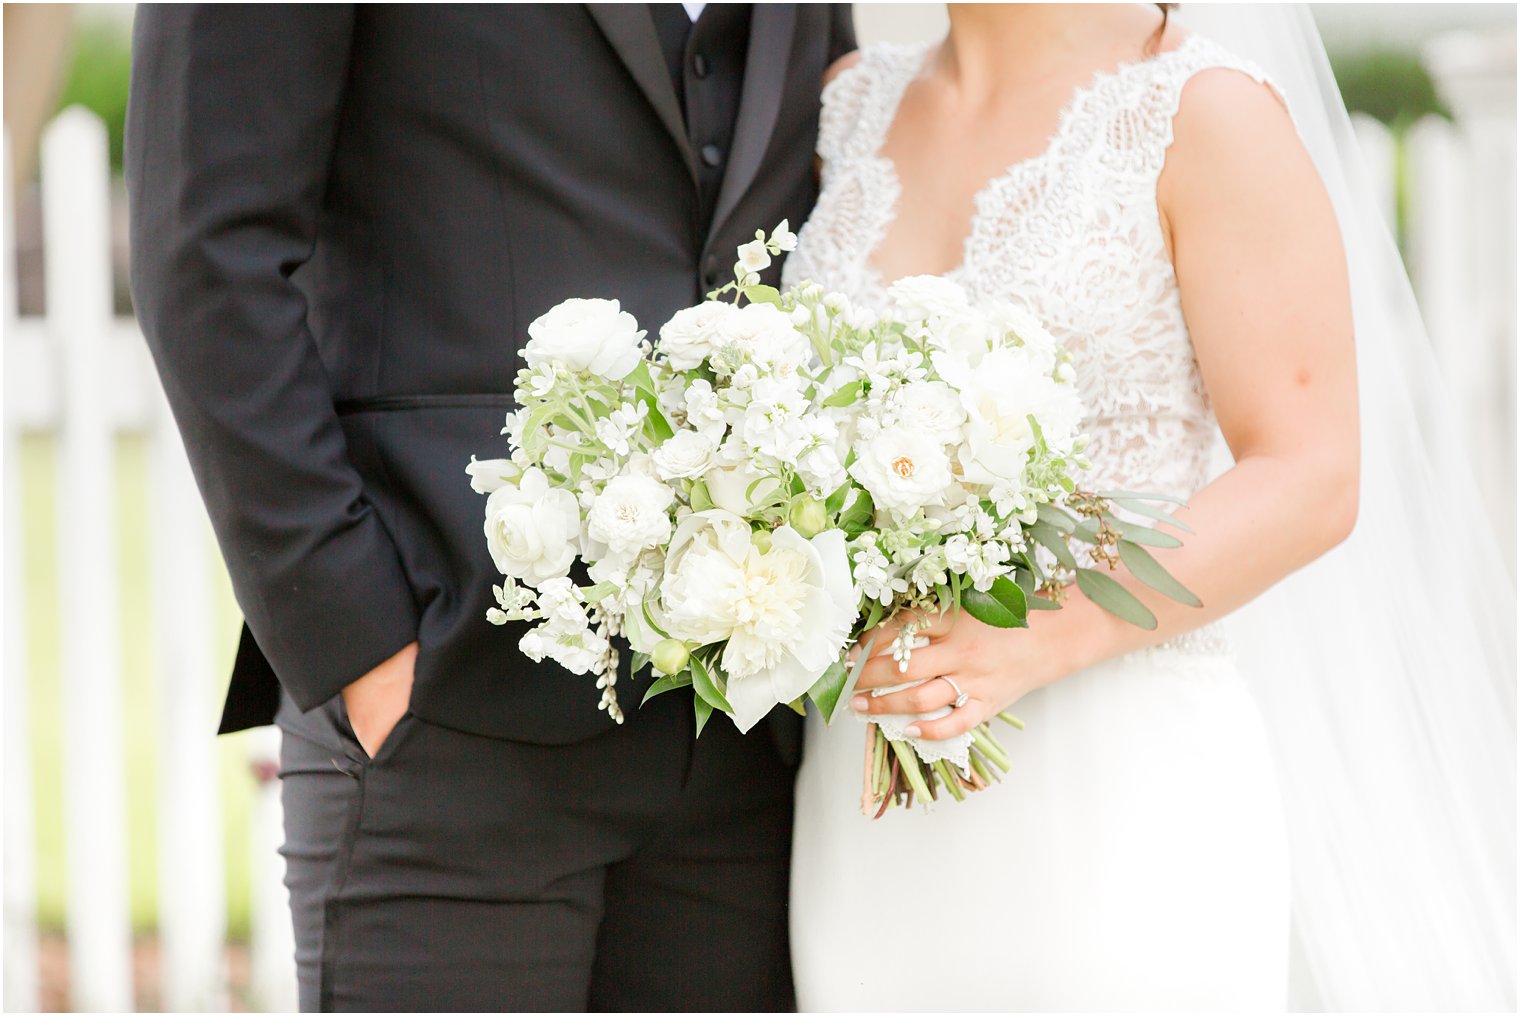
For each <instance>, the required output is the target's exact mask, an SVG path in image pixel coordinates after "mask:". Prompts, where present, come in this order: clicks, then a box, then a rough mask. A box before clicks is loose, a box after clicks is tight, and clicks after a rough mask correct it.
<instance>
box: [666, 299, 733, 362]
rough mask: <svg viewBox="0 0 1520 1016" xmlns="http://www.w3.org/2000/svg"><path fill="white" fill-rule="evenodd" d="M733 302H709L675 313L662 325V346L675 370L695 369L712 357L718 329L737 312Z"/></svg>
mask: <svg viewBox="0 0 1520 1016" xmlns="http://www.w3.org/2000/svg"><path fill="white" fill-rule="evenodd" d="M737 310H738V308H736V307H734V305H733V304H731V303H723V302H721V301H718V300H708V301H706V302H704V303H699V304H697V305H696V306H695V307H687V308H686V309H685V310H678V311H676V313H675V315H674V316H672V317H671V319H670V320H669V321H667V322H665V323H664V324H663V325H661V326H660V345H659V348H658V350H657V351H658V352H660V353H663V354H664V355H665V358H666V359H667V360H668V361H669V362H670V366H671V367H672V368H674V369H675V370H693V369H695V368H697V367H700V366H702V361H704V360H706V359H707V358H708V357H709V356H711V355H712V351H713V349H714V348H716V343H717V341H718V328H719V326H720V325H722V323H723V322H724V321H725V320H727V319H728V316H729V315H730V314H733V313H736V312H737Z"/></svg>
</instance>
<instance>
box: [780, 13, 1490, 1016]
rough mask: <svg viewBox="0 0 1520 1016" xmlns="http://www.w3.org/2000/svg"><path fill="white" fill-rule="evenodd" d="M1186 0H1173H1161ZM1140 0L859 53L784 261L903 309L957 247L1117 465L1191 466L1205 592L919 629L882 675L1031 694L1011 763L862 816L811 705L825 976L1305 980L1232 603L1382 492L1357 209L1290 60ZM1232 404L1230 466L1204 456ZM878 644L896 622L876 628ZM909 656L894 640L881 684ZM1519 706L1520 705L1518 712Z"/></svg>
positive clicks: (916, 995)
mask: <svg viewBox="0 0 1520 1016" xmlns="http://www.w3.org/2000/svg"><path fill="white" fill-rule="evenodd" d="M1160 6H1163V7H1165V6H1170V5H1160ZM1166 22H1167V14H1166V12H1165V11H1164V10H1163V11H1160V12H1158V10H1157V9H1156V7H1153V6H1139V5H1090V6H1089V5H1054V4H1030V5H1023V4H1020V5H951V13H950V32H949V36H948V37H947V38H946V39H945V40H944V41H943V43H936V44H933V45H926V46H910V47H901V46H887V45H883V46H879V47H874V48H871V49H868V50H866V51H864V52H863V53H860V54H856V55H854V56H852V57H850V58H846V60H845V61H841V64H840V65H838V66H836V67H835V68H833V69H831V71H830V75H829V80H828V84H827V85H826V88H825V91H824V97H823V113H822V121H821V129H820V137H819V142H818V152H819V155H820V157H821V160H822V173H823V187H822V193H821V195H820V198H819V201H818V205H817V208H816V210H815V212H814V214H813V216H812V217H811V218H810V219H809V221H808V223H807V224H806V227H805V228H804V229H803V230H802V231H801V233H800V240H799V245H798V248H797V250H796V252H795V253H794V254H793V255H792V256H791V258H790V259H789V261H788V263H787V266H786V276H787V281H788V282H797V281H801V280H803V279H811V280H813V281H815V282H817V283H820V284H822V285H823V286H824V287H825V288H827V289H829V290H835V291H839V292H843V293H844V294H846V295H847V296H848V297H849V298H850V299H851V300H852V301H854V302H856V303H858V304H861V305H864V306H867V307H880V306H882V305H883V304H884V303H885V302H886V299H887V297H886V289H887V288H888V286H889V285H890V282H891V281H892V280H896V279H899V278H903V277H907V276H913V275H923V274H935V275H948V276H950V277H951V278H953V279H955V280H956V281H958V282H959V283H961V284H962V285H963V286H964V287H965V288H966V289H967V290H968V291H969V292H970V293H971V294H972V295H973V296H974V297H987V298H1001V299H1007V300H1010V301H1014V302H1018V303H1021V304H1023V305H1025V306H1026V307H1028V308H1029V309H1030V310H1031V311H1032V312H1033V313H1034V314H1035V315H1036V316H1037V317H1038V318H1039V319H1040V320H1041V321H1043V322H1044V323H1045V324H1046V325H1047V326H1049V327H1050V329H1051V330H1052V332H1054V333H1055V334H1056V336H1057V337H1058V338H1060V339H1061V340H1062V341H1063V342H1064V343H1065V344H1066V346H1067V348H1068V349H1069V350H1070V351H1071V353H1072V354H1073V357H1074V363H1075V366H1076V369H1077V374H1078V381H1079V384H1080V387H1081V390H1082V394H1083V396H1084V398H1085V401H1086V404H1087V406H1088V410H1089V414H1090V415H1089V421H1088V426H1087V430H1088V432H1089V433H1090V435H1091V437H1092V444H1091V446H1090V452H1089V457H1090V458H1091V460H1092V463H1093V466H1092V469H1091V470H1090V471H1089V472H1088V473H1087V474H1086V475H1085V476H1084V477H1083V479H1082V481H1081V482H1082V483H1083V485H1084V486H1086V487H1088V488H1089V489H1095V490H1105V489H1131V490H1144V491H1153V492H1162V493H1169V494H1174V495H1178V496H1181V497H1185V498H1187V499H1188V501H1189V506H1188V507H1187V508H1185V509H1182V510H1180V511H1179V512H1178V515H1177V517H1178V518H1180V519H1182V520H1185V522H1186V523H1187V525H1188V526H1189V527H1190V528H1191V529H1192V530H1193V532H1192V533H1180V532H1179V533H1178V535H1179V536H1181V537H1182V538H1183V540H1184V545H1183V547H1182V548H1180V549H1177V550H1174V551H1169V552H1159V553H1158V557H1161V558H1162V560H1163V563H1164V564H1165V565H1166V567H1167V568H1168V569H1169V570H1170V571H1171V572H1172V573H1173V574H1174V575H1176V576H1177V577H1178V578H1179V579H1180V580H1181V581H1182V582H1183V583H1184V584H1185V585H1187V586H1188V587H1189V588H1190V589H1192V590H1193V591H1194V592H1195V593H1197V594H1198V596H1199V597H1200V598H1201V599H1202V601H1203V603H1204V607H1203V608H1202V609H1193V608H1188V607H1183V606H1180V605H1177V604H1174V603H1171V602H1170V601H1167V600H1165V599H1164V598H1162V597H1159V596H1156V595H1154V594H1151V593H1149V592H1148V591H1147V590H1145V588H1144V587H1142V586H1139V585H1137V584H1135V583H1133V582H1132V581H1128V580H1126V584H1127V585H1128V586H1129V587H1130V588H1131V590H1132V591H1134V592H1135V593H1136V594H1137V595H1139V596H1140V597H1141V598H1142V599H1144V600H1145V601H1146V602H1147V604H1148V605H1149V606H1150V607H1151V609H1152V610H1153V611H1154V612H1155V613H1156V615H1157V617H1158V618H1159V620H1160V625H1159V628H1158V629H1157V630H1156V631H1154V632H1146V631H1142V630H1140V629H1137V628H1133V627H1130V626H1127V625H1125V624H1124V623H1122V622H1119V621H1117V620H1115V619H1114V618H1112V617H1111V616H1109V615H1107V614H1105V613H1104V612H1103V611H1101V610H1099V609H1097V608H1096V607H1094V606H1093V605H1092V604H1091V603H1089V602H1087V601H1086V600H1084V599H1083V598H1082V596H1081V595H1080V593H1078V592H1077V591H1076V590H1075V589H1074V588H1073V589H1072V590H1071V591H1070V593H1069V596H1068V599H1067V601H1066V607H1065V609H1063V610H1061V611H1059V612H1039V613H1034V614H1032V615H1031V618H1030V620H1031V626H1030V628H1029V629H1027V630H1013V631H1005V630H995V629H990V628H987V627H985V626H982V625H981V624H979V623H978V622H976V621H974V620H973V619H971V618H969V617H962V618H961V619H960V620H958V621H956V622H955V623H954V624H953V625H951V624H949V623H947V622H945V621H937V622H936V623H934V624H932V625H930V626H929V627H928V628H926V629H925V632H924V634H926V635H927V636H929V638H930V640H931V642H930V644H929V645H928V646H927V647H926V648H923V649H920V650H918V651H916V652H915V653H914V655H913V658H912V662H911V667H910V670H909V671H908V673H907V675H906V677H907V678H909V679H920V680H923V681H924V683H922V684H921V685H919V686H917V687H915V688H913V689H911V690H909V691H903V692H898V693H895V694H889V695H884V696H882V697H879V698H872V697H869V696H866V695H858V696H857V697H856V698H855V699H854V700H853V703H852V705H853V707H855V708H857V709H863V710H869V711H870V712H885V713H925V712H929V711H931V710H939V709H942V708H943V707H947V706H949V705H950V704H951V702H952V700H953V699H954V698H955V696H956V694H957V690H956V689H953V688H952V684H951V682H950V681H944V680H938V679H937V678H939V677H940V676H941V675H943V676H948V677H950V678H952V679H953V681H954V684H955V685H956V686H958V689H963V690H964V691H965V692H966V693H967V694H968V695H969V697H970V701H969V702H968V703H967V704H966V705H965V706H963V707H961V708H958V709H954V710H952V711H951V712H949V714H948V715H946V716H944V717H943V718H941V719H936V720H932V721H926V722H923V723H921V724H920V727H921V728H922V734H923V735H924V736H926V737H947V736H951V735H953V734H956V733H959V732H961V731H964V730H966V729H968V728H969V727H971V726H973V725H974V724H976V723H978V722H980V721H982V720H985V719H988V718H989V717H991V716H993V715H994V714H996V713H997V712H998V711H999V710H1002V709H1005V708H1008V707H1010V706H1012V707H1013V711H1014V712H1016V713H1018V714H1019V715H1020V716H1021V717H1022V718H1023V719H1024V721H1025V723H1026V729H1025V730H1023V731H1022V732H1011V731H1010V732H1007V733H1006V734H1005V736H1003V737H1002V741H1003V743H1004V745H1005V746H1006V748H1007V749H1008V752H1009V755H1010V756H1011V759H1012V762H1013V766H1012V772H1011V774H1010V776H1009V778H1008V779H1007V780H1006V781H1005V782H1004V783H1003V784H1002V785H1000V786H997V787H994V788H992V789H990V790H989V791H987V792H985V793H981V794H974V795H971V797H970V798H969V799H968V800H967V801H965V802H964V803H960V804H947V805H944V806H941V807H939V808H938V809H937V810H936V811H935V812H934V813H933V814H932V816H928V817H926V816H924V815H921V814H904V813H900V812H894V813H890V814H889V815H888V816H886V817H885V818H884V819H882V820H881V821H878V822H870V821H866V820H865V819H863V818H861V816H860V814H859V784H860V767H861V749H862V738H863V725H862V724H861V723H859V722H855V721H853V720H851V719H849V718H848V717H846V718H844V719H843V720H841V721H836V723H835V725H834V727H833V729H826V728H824V726H823V725H822V724H821V723H820V722H818V721H817V720H816V717H815V718H813V719H810V721H809V728H808V736H807V746H806V752H805V756H804V763H803V768H802V771H801V773H800V776H799V783H798V795H797V819H796V827H795V835H794V843H795V847H794V862H793V885H792V900H793V903H792V938H793V956H794V967H795V974H796V979H797V988H798V1000H799V1004H800V1006H801V1007H802V1008H803V1009H804V1010H840V1009H845V1010H849V1009H854V1010H873V1009H875V1010H968V1009H971V1010H975V1009H994V1010H1009V1009H1018V1010H1093V1009H1099V1010H1102V1009H1122V1010H1139V1009H1148V1010H1156V1009H1162V1010H1174V1011H1175V1010H1243V1009H1252V1010H1261V1009H1268V1010H1270V1009H1276V1010H1282V1009H1283V1008H1285V1007H1286V1005H1287V1004H1288V989H1289V983H1288V982H1289V976H1288V968H1289V951H1290V936H1289V913H1290V871H1289V867H1290V865H1289V848H1288V842H1287V836H1286V832H1285V822H1284V816H1283V800H1282V796H1281V793H1280V790H1279V786H1278V783H1277V780H1276V778H1275V776H1274V767H1273V761H1272V753H1271V750H1270V747H1269V739H1268V737H1267V734H1266V731H1265V730H1264V727H1263V722H1262V718H1261V716H1260V714H1259V712H1258V709H1257V705H1256V703H1255V702H1254V701H1253V699H1252V696H1251V695H1250V693H1249V690H1248V688H1247V686H1246V683H1245V681H1244V679H1243V678H1242V676H1241V673H1240V671H1239V670H1238V669H1237V667H1236V665H1235V663H1234V662H1233V657H1232V654H1231V651H1230V646H1229V644H1228V641H1227V639H1226V638H1225V637H1224V636H1223V635H1222V634H1221V632H1220V630H1219V626H1218V625H1217V624H1216V623H1215V622H1216V621H1217V620H1218V619H1219V618H1221V617H1223V616H1224V615H1225V614H1227V613H1229V612H1230V611H1232V610H1234V609H1235V608H1237V607H1239V606H1240V605H1242V604H1244V603H1246V602H1247V601H1249V600H1251V599H1252V598H1254V597H1255V596H1257V595H1258V594H1259V593H1261V592H1262V591H1263V590H1264V589H1266V588H1267V587H1268V586H1270V585H1272V584H1273V583H1275V582H1277V581H1278V580H1279V579H1281V578H1282V577H1283V576H1285V575H1287V574H1288V573H1290V572H1292V571H1294V570H1296V569H1298V568H1300V567H1302V566H1304V565H1305V564H1307V563H1308V562H1310V561H1312V560H1313V559H1315V558H1316V557H1318V556H1319V555H1321V554H1323V553H1324V552H1325V551H1327V550H1328V549H1329V548H1331V547H1333V546H1334V545H1336V544H1337V543H1339V542H1340V541H1341V540H1342V539H1344V538H1345V536H1346V535H1347V533H1348V532H1349V531H1350V530H1351V527H1352V525H1353V522H1354V520H1355V517H1356V514H1357V497H1358V477H1357V473H1358V413H1357V391H1356V365H1355V362H1354V355H1353V342H1352V333H1353V328H1352V306H1351V297H1350V293H1349V286H1348V279H1347V269H1346V260H1345V256H1344V253H1343V247H1342V243H1341V237H1340V233H1339V230H1338V227H1337V222H1336V217H1335V213H1334V211H1333V210H1332V206H1331V203H1330V200H1329V198H1328V197H1327V194H1326V191H1325V188H1324V186H1323V185H1322V182H1321V178H1320V177H1319V176H1318V175H1317V174H1316V171H1315V167H1314V164H1313V163H1312V162H1311V160H1310V158H1309V156H1308V155H1307V153H1306V151H1305V149H1304V146H1303V145H1302V144H1301V142H1300V139H1299V136H1298V134H1297V133H1296V132H1295V128H1294V123H1293V120H1292V118H1291V117H1290V115H1289V113H1288V112H1287V109H1286V107H1285V105H1284V102H1283V100H1282V96H1281V95H1280V94H1279V93H1278V92H1276V91H1275V89H1274V87H1273V85H1272V83H1271V82H1270V81H1269V80H1268V79H1267V78H1266V76H1265V75H1264V74H1263V73H1262V72H1261V71H1260V70H1258V69H1257V68H1256V67H1255V66H1253V65H1252V64H1251V63H1249V62H1248V61H1246V60H1245V59H1242V58H1240V57H1238V56H1236V55H1234V54H1233V53H1232V52H1230V51H1228V50H1226V49H1224V48H1222V47H1220V46H1219V45H1216V44H1214V43H1213V42H1210V41H1208V40H1207V39H1205V38H1203V37H1201V36H1197V35H1190V34H1188V33H1186V32H1185V31H1183V30H1181V29H1180V27H1179V26H1177V25H1176V24H1175V23H1173V24H1170V25H1168V24H1167V23H1166ZM1220 432H1222V433H1223V436H1224V438H1225V440H1226V441H1227V442H1228V445H1229V448H1230V451H1231V453H1232V455H1233V458H1234V465H1233V466H1232V467H1231V468H1229V469H1227V470H1226V471H1225V472H1223V473H1222V474H1221V475H1219V476H1218V477H1217V478H1216V479H1213V480H1212V482H1211V481H1210V476H1211V475H1212V472H1211V470H1210V461H1209V459H1210V451H1211V448H1212V447H1213V445H1214V442H1215V440H1216V437H1217V435H1218V434H1219V433H1220ZM878 641H879V644H884V641H883V640H878ZM903 679H904V677H903V676H901V675H899V674H898V672H897V670H896V666H895V664H894V663H892V662H891V660H890V658H886V659H878V660H876V661H872V662H871V663H870V664H868V665H867V667H866V668H865V670H864V672H863V674H862V677H861V681H860V687H861V690H862V691H863V690H865V689H869V688H873V687H880V686H885V685H892V684H897V683H899V682H901V681H902V680H903ZM1511 724H1512V721H1511Z"/></svg>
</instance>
